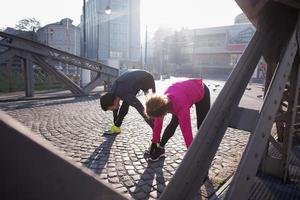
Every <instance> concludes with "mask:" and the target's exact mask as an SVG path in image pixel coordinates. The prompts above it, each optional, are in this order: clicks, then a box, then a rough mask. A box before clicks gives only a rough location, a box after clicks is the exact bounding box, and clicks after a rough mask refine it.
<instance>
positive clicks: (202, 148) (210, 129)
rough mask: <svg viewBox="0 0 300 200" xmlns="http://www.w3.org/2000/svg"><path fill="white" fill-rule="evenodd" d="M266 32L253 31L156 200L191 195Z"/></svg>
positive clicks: (180, 199)
mask: <svg viewBox="0 0 300 200" xmlns="http://www.w3.org/2000/svg"><path fill="white" fill-rule="evenodd" d="M266 32H267V31H266ZM266 32H256V33H255V34H254V36H253V38H252V40H251V41H250V43H249V44H248V46H247V48H246V50H245V52H244V54H243V55H242V56H241V58H240V60H239V62H238V63H237V66H236V67H235V68H234V70H233V72H232V73H231V75H230V77H229V79H228V80H227V82H226V83H225V86H224V88H223V89H222V91H221V92H220V94H219V95H218V97H217V99H216V101H215V103H214V104H213V106H212V108H211V109H210V111H209V113H208V115H207V116H206V118H205V120H204V122H203V123H202V125H201V127H200V129H199V131H198V134H197V135H196V137H195V138H194V140H193V143H192V145H191V146H190V148H189V150H188V151H187V153H186V155H185V157H184V158H183V161H182V163H181V164H180V166H179V167H178V169H177V171H176V173H175V174H174V176H173V178H172V179H171V181H170V183H169V184H168V186H167V187H166V188H165V190H164V192H163V193H162V195H161V197H160V199H162V200H169V199H172V200H177V199H178V200H182V199H192V198H194V197H195V194H196V193H197V191H198V190H199V188H200V186H201V185H202V182H203V180H204V178H205V175H206V172H207V171H208V169H209V166H210V164H211V162H212V160H213V158H214V156H215V154H216V152H217V150H218V147H219V145H220V143H221V140H222V138H223V136H224V133H225V131H226V129H227V127H228V125H229V123H230V120H228V119H230V118H229V117H230V116H231V113H232V111H234V109H235V108H236V107H237V106H238V104H239V101H240V99H241V97H242V95H243V93H244V91H245V88H246V86H247V83H248V82H249V80H250V78H251V75H252V74H253V72H254V69H255V67H256V65H257V63H258V61H259V59H260V58H261V55H262V51H263V49H264V48H265V47H266V46H267V45H268V42H269V38H270V37H269V36H268V37H266ZM268 34H272V32H271V33H270V32H268Z"/></svg>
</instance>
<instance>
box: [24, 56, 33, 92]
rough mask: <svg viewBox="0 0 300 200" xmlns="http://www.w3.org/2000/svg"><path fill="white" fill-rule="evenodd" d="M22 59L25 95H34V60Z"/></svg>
mask: <svg viewBox="0 0 300 200" xmlns="http://www.w3.org/2000/svg"><path fill="white" fill-rule="evenodd" d="M22 60H23V65H24V75H25V95H26V97H33V95H34V94H33V91H34V76H33V66H32V61H31V60H28V59H22Z"/></svg>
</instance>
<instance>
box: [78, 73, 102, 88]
mask: <svg viewBox="0 0 300 200" xmlns="http://www.w3.org/2000/svg"><path fill="white" fill-rule="evenodd" d="M101 82H102V77H101V73H98V75H97V76H96V78H95V79H94V80H92V81H91V82H90V83H89V84H87V85H86V86H85V87H84V88H83V89H82V90H83V91H84V93H90V92H91V91H92V90H93V89H95V87H97V86H99V85H100V84H101Z"/></svg>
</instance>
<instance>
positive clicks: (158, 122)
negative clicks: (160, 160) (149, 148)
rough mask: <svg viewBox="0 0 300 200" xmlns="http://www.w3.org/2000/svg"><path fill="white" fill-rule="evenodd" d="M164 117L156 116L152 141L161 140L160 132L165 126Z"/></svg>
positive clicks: (157, 141)
mask: <svg viewBox="0 0 300 200" xmlns="http://www.w3.org/2000/svg"><path fill="white" fill-rule="evenodd" d="M163 120H164V119H163V118H157V117H156V118H154V128H153V135H152V143H155V144H157V143H159V141H160V133H161V129H162V126H163Z"/></svg>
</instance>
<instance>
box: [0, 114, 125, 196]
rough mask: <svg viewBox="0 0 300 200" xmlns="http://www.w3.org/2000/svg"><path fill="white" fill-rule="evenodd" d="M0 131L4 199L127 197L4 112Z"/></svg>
mask: <svg viewBox="0 0 300 200" xmlns="http://www.w3.org/2000/svg"><path fill="white" fill-rule="evenodd" d="M0 130H1V134H0V160H1V165H0V186H1V187H0V199H1V200H10V199H44V200H53V199H56V200H65V199H72V200H81V199H99V200H115V199H118V200H119V199H120V200H125V199H127V198H125V197H124V196H122V195H121V194H119V193H118V192H116V191H114V190H113V188H111V187H110V186H108V184H106V183H103V182H101V180H99V179H98V178H97V176H96V175H95V174H93V173H92V172H91V171H90V170H88V169H87V168H83V167H79V166H78V165H75V163H73V162H72V161H71V160H67V159H66V158H64V156H63V154H62V153H61V152H59V151H58V150H57V149H55V148H54V147H53V146H52V145H51V144H50V143H48V142H47V141H46V140H43V139H42V138H41V137H39V136H38V135H37V134H34V133H32V132H31V131H30V130H29V129H27V128H26V127H24V126H23V125H22V124H21V123H19V122H17V121H16V120H15V119H13V118H12V117H10V116H8V115H7V114H5V113H4V112H2V111H0Z"/></svg>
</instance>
